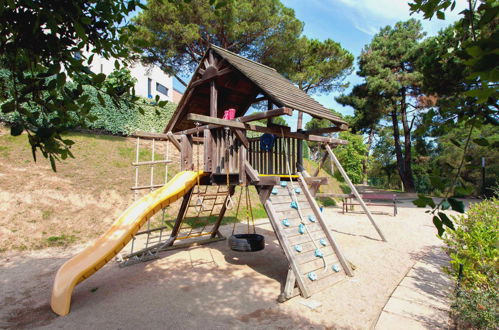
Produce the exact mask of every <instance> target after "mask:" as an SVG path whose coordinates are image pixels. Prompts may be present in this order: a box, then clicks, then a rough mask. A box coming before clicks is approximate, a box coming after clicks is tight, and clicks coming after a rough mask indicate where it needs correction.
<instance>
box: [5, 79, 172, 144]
mask: <svg viewBox="0 0 499 330" xmlns="http://www.w3.org/2000/svg"><path fill="white" fill-rule="evenodd" d="M84 94H86V95H88V97H89V100H91V101H92V103H93V104H95V106H93V107H92V108H91V110H90V113H89V114H90V117H91V118H92V119H93V120H86V121H85V122H83V123H82V122H80V120H79V119H78V117H77V116H76V115H75V114H74V115H72V113H71V112H69V116H68V118H65V119H64V127H65V128H66V129H73V128H77V127H83V128H89V129H99V130H104V131H107V132H109V133H112V134H122V135H131V134H132V133H134V132H136V131H145V132H155V133H159V132H162V131H163V129H164V128H165V126H166V124H167V123H168V121H169V120H170V118H171V116H172V114H173V112H174V111H175V107H176V105H175V104H173V103H168V104H167V105H166V106H165V107H158V106H156V105H153V104H150V103H149V102H150V101H149V100H145V99H141V100H139V104H136V103H131V102H129V101H128V100H127V99H126V98H123V100H122V101H120V102H119V103H114V102H113V101H112V100H111V97H110V96H108V95H106V94H102V93H101V96H102V102H100V101H99V99H98V96H97V95H98V91H97V90H96V89H95V88H93V87H92V86H89V85H87V86H84ZM32 111H33V112H36V111H40V110H39V109H37V108H33V109H32ZM141 112H142V113H141ZM50 115H51V114H49V116H50ZM19 119H20V115H19V114H18V113H16V112H12V113H9V114H3V113H0V120H2V121H5V122H8V123H11V124H12V123H16V122H17V121H19ZM39 120H43V116H40V117H39Z"/></svg>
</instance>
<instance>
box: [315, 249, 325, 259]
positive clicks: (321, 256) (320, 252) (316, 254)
mask: <svg viewBox="0 0 499 330" xmlns="http://www.w3.org/2000/svg"><path fill="white" fill-rule="evenodd" d="M315 256H316V257H317V258H323V257H324V253H322V251H321V250H319V249H315Z"/></svg>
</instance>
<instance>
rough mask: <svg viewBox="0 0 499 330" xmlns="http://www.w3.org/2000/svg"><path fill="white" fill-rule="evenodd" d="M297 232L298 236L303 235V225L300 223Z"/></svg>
mask: <svg viewBox="0 0 499 330" xmlns="http://www.w3.org/2000/svg"><path fill="white" fill-rule="evenodd" d="M298 232H299V233H300V234H305V225H304V224H303V223H300V225H299V226H298Z"/></svg>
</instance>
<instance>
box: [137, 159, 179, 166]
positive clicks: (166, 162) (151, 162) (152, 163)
mask: <svg viewBox="0 0 499 330" xmlns="http://www.w3.org/2000/svg"><path fill="white" fill-rule="evenodd" d="M171 162H172V161H171V160H168V159H163V160H148V161H144V162H133V163H132V166H142V165H156V164H170V163H171Z"/></svg>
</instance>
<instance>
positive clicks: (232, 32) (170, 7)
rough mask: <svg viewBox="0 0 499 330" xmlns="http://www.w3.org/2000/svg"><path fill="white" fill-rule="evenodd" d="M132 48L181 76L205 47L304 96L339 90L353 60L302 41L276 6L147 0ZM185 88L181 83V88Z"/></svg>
mask: <svg viewBox="0 0 499 330" xmlns="http://www.w3.org/2000/svg"><path fill="white" fill-rule="evenodd" d="M148 7H149V9H150V10H148V11H145V12H143V13H140V14H139V15H138V16H137V18H136V19H135V20H134V21H135V26H136V28H137V29H138V32H137V33H134V34H133V36H132V43H133V44H134V45H137V46H138V50H139V51H140V52H141V53H143V56H142V60H143V61H145V62H149V63H157V64H159V65H160V66H161V67H162V68H163V69H164V70H166V71H168V72H170V73H172V74H174V75H175V76H176V77H177V78H178V79H179V80H180V81H181V82H183V80H182V79H181V77H180V76H182V75H189V74H190V73H192V71H193V70H194V68H195V66H196V65H197V63H198V61H199V60H200V58H201V57H202V56H203V54H204V53H205V51H206V50H207V48H208V47H209V45H210V44H214V45H217V46H220V47H223V48H225V49H228V50H230V51H232V52H235V53H237V54H240V55H242V56H245V57H248V58H250V59H252V60H255V61H258V62H261V63H263V64H266V65H270V66H272V67H274V68H276V69H277V70H278V71H279V72H281V73H283V74H284V75H285V76H286V77H287V78H288V79H290V80H291V81H293V82H295V83H296V84H297V85H298V86H299V87H300V88H302V89H303V90H305V91H306V92H308V93H314V92H330V91H332V90H335V89H341V88H342V87H344V85H345V83H344V79H345V77H346V76H347V75H348V74H350V72H351V67H352V62H353V56H352V55H351V54H350V53H349V52H348V51H346V50H345V49H343V48H342V47H341V46H340V45H339V44H338V43H336V42H334V41H333V40H330V39H328V40H325V41H319V40H310V39H308V38H306V37H303V36H301V33H302V30H303V23H302V22H301V21H299V20H298V19H297V18H296V17H295V14H294V11H293V10H292V9H290V8H287V7H285V6H284V5H283V4H282V3H281V2H280V1H279V0H238V1H229V2H227V4H226V5H225V6H224V7H223V9H218V8H217V5H216V4H214V3H213V1H209V0H193V1H190V2H189V4H186V3H184V2H183V1H179V0H172V1H159V0H149V1H148ZM183 83H184V84H185V82H183Z"/></svg>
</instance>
